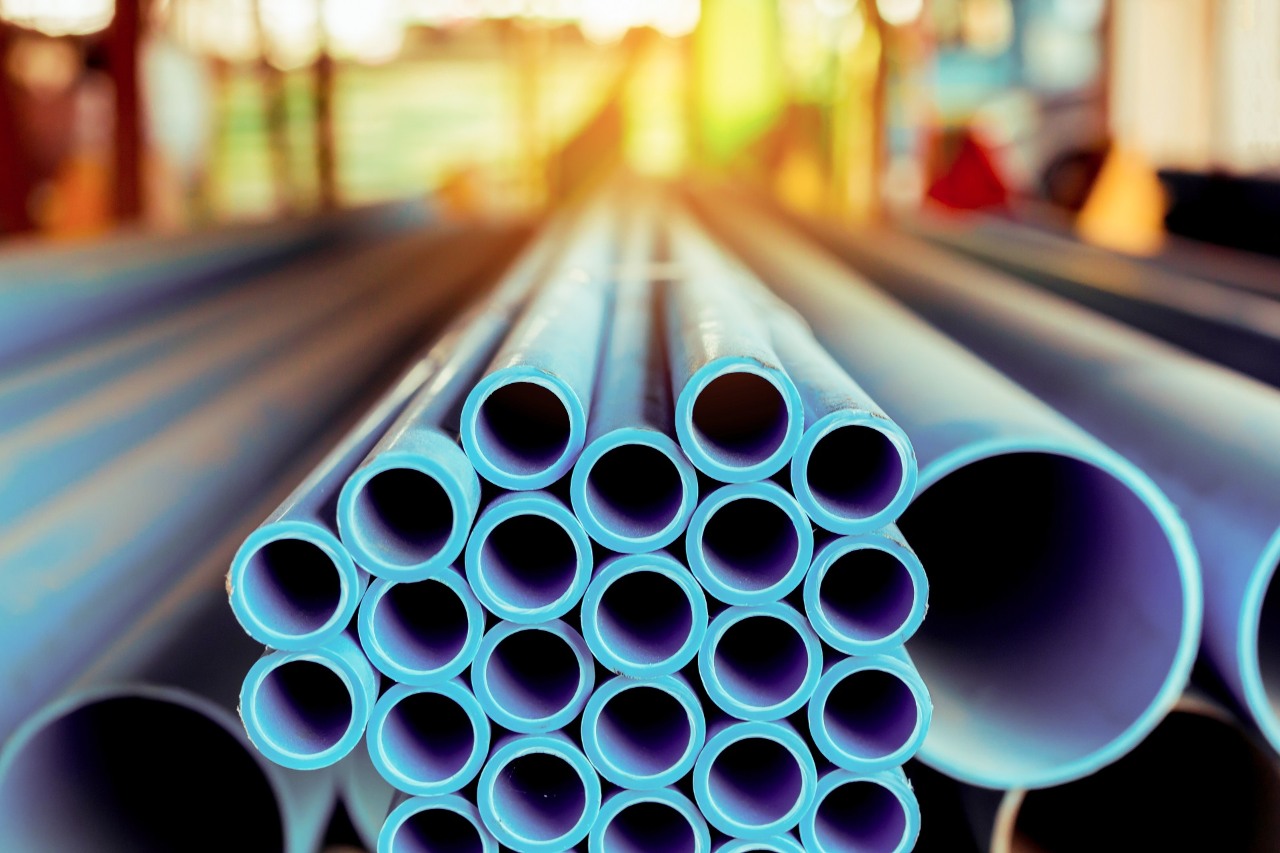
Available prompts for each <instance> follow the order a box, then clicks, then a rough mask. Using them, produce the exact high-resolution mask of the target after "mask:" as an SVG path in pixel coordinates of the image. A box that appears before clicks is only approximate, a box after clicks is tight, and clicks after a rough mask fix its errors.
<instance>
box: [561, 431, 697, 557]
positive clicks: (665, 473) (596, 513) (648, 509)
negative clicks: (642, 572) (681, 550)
mask: <svg viewBox="0 0 1280 853" xmlns="http://www.w3.org/2000/svg"><path fill="white" fill-rule="evenodd" d="M585 497H586V504H587V509H588V511H589V512H590V514H591V515H592V516H593V517H594V518H595V520H596V522H597V523H598V524H599V525H600V526H601V527H603V528H604V529H605V530H607V531H608V532H609V533H612V534H614V535H616V536H618V537H620V538H624V539H636V540H644V539H651V538H653V537H656V536H659V535H661V534H662V532H663V531H665V530H667V529H669V528H670V527H671V526H672V525H673V524H675V523H676V521H677V520H678V518H679V516H680V511H681V509H682V508H683V507H684V505H685V495H684V480H683V479H682V478H681V476H680V470H679V469H678V468H677V467H676V464H675V462H673V461H672V459H671V457H669V456H668V455H667V454H666V453H663V452H662V451H661V450H659V449H658V448H656V447H651V446H649V445H647V444H636V443H630V444H619V445H617V446H615V447H611V448H609V449H608V450H606V451H605V452H604V453H602V454H601V455H600V457H599V458H598V459H596V461H595V464H593V465H592V466H591V469H590V470H589V471H588V472H587V481H586V491H585Z"/></svg>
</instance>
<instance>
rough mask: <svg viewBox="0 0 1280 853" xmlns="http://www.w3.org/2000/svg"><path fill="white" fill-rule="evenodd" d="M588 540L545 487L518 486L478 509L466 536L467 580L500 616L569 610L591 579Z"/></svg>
mask: <svg viewBox="0 0 1280 853" xmlns="http://www.w3.org/2000/svg"><path fill="white" fill-rule="evenodd" d="M593 560H594V556H593V554H592V551H591V540H590V539H589V538H588V537H587V532H586V531H585V530H583V529H582V523H581V522H580V521H578V519H577V517H576V516H575V515H574V514H573V512H572V510H570V509H569V507H567V506H565V505H564V504H563V503H562V502H561V501H560V500H559V498H556V497H555V496H554V495H552V494H550V493H548V492H517V493H513V494H505V495H502V496H501V497H499V498H497V499H496V500H494V501H493V502H492V503H490V504H489V506H487V507H486V508H485V510H484V512H482V513H480V517H479V518H478V519H476V525H475V528H474V529H473V530H472V531H471V535H470V537H469V538H468V539H467V546H466V566H467V581H468V582H469V583H470V584H471V588H472V589H473V590H474V591H475V594H476V598H478V599H479V600H480V603H481V604H483V605H484V606H485V607H486V608H488V609H489V611H490V612H491V613H493V614H494V615H495V616H497V617H498V618H499V619H507V620H510V621H512V622H520V623H523V624H533V623H536V622H546V621H547V620H549V619H558V618H560V617H561V616H564V615H565V614H567V613H568V612H569V611H571V610H573V608H574V605H576V604H577V603H578V602H579V601H580V600H581V599H582V594H583V593H584V592H586V590H587V584H588V583H589V582H590V581H591V567H592V563H593Z"/></svg>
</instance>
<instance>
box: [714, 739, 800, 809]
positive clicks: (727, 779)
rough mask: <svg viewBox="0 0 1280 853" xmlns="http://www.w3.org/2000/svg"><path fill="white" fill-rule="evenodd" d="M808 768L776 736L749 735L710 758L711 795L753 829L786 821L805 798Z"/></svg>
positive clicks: (721, 807) (715, 801)
mask: <svg viewBox="0 0 1280 853" xmlns="http://www.w3.org/2000/svg"><path fill="white" fill-rule="evenodd" d="M804 787H805V785H804V770H803V768H802V767H801V766H800V763H799V761H797V760H796V756H795V754H794V753H793V752H792V751H791V750H790V749H788V748H787V747H785V746H784V745H782V744H781V743H778V742H777V741H774V740H769V739H768V738H762V737H747V738H743V739H742V740H738V741H735V742H734V743H731V744H729V745H728V746H726V747H725V748H724V749H723V750H721V751H720V752H719V754H717V755H715V756H714V757H713V758H712V760H711V765H710V769H709V773H708V776H707V797H708V799H709V800H710V802H711V803H712V805H714V807H715V808H716V809H717V810H718V811H719V812H720V813H721V814H723V815H724V816H725V817H727V818H728V819H729V820H731V821H733V822H734V823H735V824H738V825H739V826H743V827H748V828H750V829H765V828H770V827H772V826H773V825H775V824H780V823H784V822H787V821H788V819H789V816H790V815H791V814H792V812H793V811H795V810H796V808H797V806H798V805H800V804H801V803H802V799H803V797H804Z"/></svg>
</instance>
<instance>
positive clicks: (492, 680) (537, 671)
mask: <svg viewBox="0 0 1280 853" xmlns="http://www.w3.org/2000/svg"><path fill="white" fill-rule="evenodd" d="M487 676H488V685H489V693H490V695H491V696H492V697H493V701H494V702H495V703H497V704H498V705H499V706H500V707H502V708H503V709H505V710H506V711H507V712H508V713H509V714H511V715H512V716H514V717H519V718H521V719H525V720H540V719H546V718H547V717H553V716H555V715H556V714H558V713H560V712H561V711H563V710H564V709H565V708H568V707H569V706H570V705H572V704H573V702H574V698H575V697H576V696H577V694H578V687H579V684H580V682H581V679H582V670H581V665H580V663H579V661H578V658H577V656H576V655H575V654H574V653H573V647H572V646H570V645H569V644H568V643H567V642H565V640H564V639H563V638H561V637H559V636H557V635H556V634H553V633H551V632H550V631H540V630H537V629H530V630H525V631H516V632H515V633H513V634H511V635H509V636H507V637H504V638H503V639H502V640H501V641H500V642H499V643H498V644H497V646H495V647H494V649H493V654H492V655H490V657H489V659H488V662H487Z"/></svg>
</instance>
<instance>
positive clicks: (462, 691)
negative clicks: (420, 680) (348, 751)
mask: <svg viewBox="0 0 1280 853" xmlns="http://www.w3.org/2000/svg"><path fill="white" fill-rule="evenodd" d="M490 736H491V727H490V725H489V718H488V717H487V716H485V713H484V710H483V709H482V708H481V707H480V703H479V702H477V701H476V697H475V696H473V695H472V693H471V691H470V690H468V689H467V688H466V686H464V685H463V684H462V683H461V682H459V681H457V680H454V681H446V682H443V683H441V684H436V685H434V686H431V687H414V686H412V685H408V684H397V685H395V686H393V687H391V689H389V690H387V692H386V693H383V694H382V697H381V698H379V699H378V703H377V705H375V706H374V708H373V714H372V716H371V717H370V718H369V731H368V737H367V739H366V740H367V745H368V748H369V756H370V758H372V760H373V766H374V767H375V768H376V769H377V770H378V772H379V773H381V774H382V778H384V779H386V780H387V782H389V783H390V784H391V785H392V786H394V787H395V788H396V789H398V790H401V791H404V792H405V793H408V794H413V795H415V796H423V797H425V796H434V795H440V794H452V793H453V792H454V791H457V790H459V789H461V788H463V787H465V786H466V785H468V784H470V782H471V781H472V780H473V779H475V778H476V776H478V775H479V774H480V768H481V767H482V766H483V765H484V761H485V759H486V758H487V757H488V755H489V738H490Z"/></svg>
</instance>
